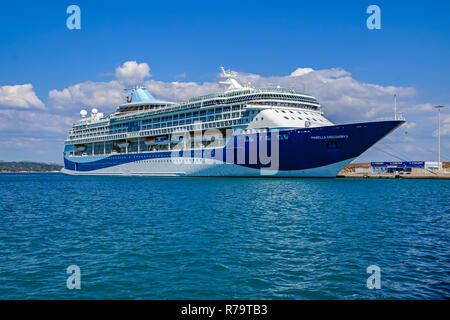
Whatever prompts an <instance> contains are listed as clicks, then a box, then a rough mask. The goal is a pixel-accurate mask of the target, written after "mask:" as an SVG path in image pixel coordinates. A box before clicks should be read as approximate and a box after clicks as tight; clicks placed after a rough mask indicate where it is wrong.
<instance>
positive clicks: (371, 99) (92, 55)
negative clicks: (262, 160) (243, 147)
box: [0, 0, 450, 163]
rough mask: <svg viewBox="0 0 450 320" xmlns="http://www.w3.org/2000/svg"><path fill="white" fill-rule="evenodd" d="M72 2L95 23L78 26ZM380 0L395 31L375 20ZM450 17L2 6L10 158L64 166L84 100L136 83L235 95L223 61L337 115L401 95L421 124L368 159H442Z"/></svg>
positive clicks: (0, 154) (3, 123) (204, 5)
mask: <svg viewBox="0 0 450 320" xmlns="http://www.w3.org/2000/svg"><path fill="white" fill-rule="evenodd" d="M72 4H75V5H78V6H79V8H80V11H81V29H72V30H70V29H68V28H67V25H66V20H67V19H68V18H69V16H70V14H67V12H66V11H67V8H68V6H69V5H72ZM370 5H377V6H378V7H379V8H380V13H381V29H369V28H368V27H367V25H366V21H367V19H368V18H369V16H370V14H368V13H367V12H366V10H367V8H368V7H369V6H370ZM449 12H450V2H448V1H373V0H371V1H364V0H359V1H320V0H316V1H282V0H279V1H242V0H241V1H231V0H230V1H175V0H174V1H170V2H169V1H148V0H147V1H134V0H129V1H120V2H119V1H92V0H91V1H39V2H37V1H21V2H17V1H1V2H0V160H4V161H20V160H30V161H44V162H53V163H62V161H63V160H62V151H63V142H64V139H65V137H66V136H67V132H68V130H69V129H70V127H71V125H72V124H73V122H74V121H76V120H77V119H79V111H80V110H81V109H89V108H93V107H96V108H98V109H99V110H100V112H103V113H105V114H108V113H111V112H113V111H114V110H115V109H116V107H117V105H118V104H121V103H123V101H124V100H123V99H124V94H125V92H124V90H123V89H124V88H127V87H129V86H132V85H136V84H140V85H145V86H146V87H147V88H148V89H149V90H150V92H152V94H153V95H154V96H155V97H157V98H159V99H163V100H169V101H183V100H185V99H188V98H190V97H192V96H195V95H200V94H208V93H214V92H216V91H223V90H224V88H223V87H221V86H219V85H218V81H219V72H220V70H219V66H220V65H223V66H225V67H226V68H227V69H231V70H234V71H236V72H237V73H238V79H239V80H240V81H241V82H244V83H247V82H250V83H251V85H252V86H254V87H262V86H277V85H280V86H282V87H287V88H292V89H296V90H300V91H307V92H308V93H311V94H313V95H314V96H316V97H317V98H318V100H319V101H320V102H321V105H322V108H323V110H324V112H325V116H326V117H327V118H329V119H330V120H331V121H333V122H335V123H348V122H354V121H373V120H378V119H382V118H388V117H391V118H392V117H393V113H394V109H393V108H394V107H393V101H394V94H397V96H398V110H399V111H400V112H402V113H403V116H404V117H405V118H406V120H407V123H406V124H405V125H404V126H402V127H401V128H399V129H398V130H396V131H395V132H394V133H392V134H391V135H390V136H388V137H386V138H385V139H384V140H382V141H380V142H379V143H378V144H377V145H375V146H374V147H372V148H371V149H369V150H368V151H366V152H365V153H364V154H363V155H361V156H360V157H359V158H358V159H357V160H356V162H367V161H398V160H428V161H436V160H437V124H438V120H437V111H436V110H435V109H434V108H433V106H435V105H444V106H449V107H450V90H449V84H450V59H449V57H450V18H449ZM441 157H442V159H443V160H449V161H450V108H444V109H442V111H441Z"/></svg>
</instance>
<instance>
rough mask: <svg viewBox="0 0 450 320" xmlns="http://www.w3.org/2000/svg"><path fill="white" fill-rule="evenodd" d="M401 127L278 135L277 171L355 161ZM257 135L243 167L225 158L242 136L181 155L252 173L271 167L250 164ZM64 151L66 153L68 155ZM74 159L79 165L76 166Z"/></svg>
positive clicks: (107, 162)
mask: <svg viewBox="0 0 450 320" xmlns="http://www.w3.org/2000/svg"><path fill="white" fill-rule="evenodd" d="M401 124H403V121H379V122H366V123H354V124H344V125H335V126H327V127H318V128H305V129H291V130H283V131H279V135H280V140H279V170H281V171H285V170H304V169H312V168H317V167H322V166H326V165H330V164H333V163H336V162H340V161H344V160H348V159H352V158H355V157H357V156H359V155H360V154H362V153H363V152H364V151H366V150H367V149H368V148H370V147H371V146H372V145H373V144H375V143H376V142H377V141H379V140H380V139H382V138H383V137H384V136H386V135H387V134H389V133H390V132H391V131H392V130H394V129H395V128H397V127H398V126H400V125H401ZM258 135H259V134H247V135H246V136H248V137H249V141H248V142H245V147H244V152H245V163H244V164H242V163H238V161H237V152H234V158H232V157H230V156H228V157H227V149H228V150H229V149H232V148H236V147H235V146H237V145H239V144H238V143H237V139H239V137H244V136H235V137H234V139H235V144H234V145H233V144H232V143H233V141H231V142H230V143H229V144H228V145H227V146H226V147H224V148H222V150H214V151H212V152H211V151H208V150H207V149H203V150H201V149H198V150H188V151H185V152H184V156H185V157H186V156H188V157H195V158H210V159H216V160H221V161H224V162H228V163H233V164H237V165H241V166H245V167H249V168H255V169H260V168H264V167H269V166H270V164H267V165H264V164H261V163H260V162H259V161H257V163H254V164H251V163H249V162H250V161H249V150H250V148H252V147H254V146H251V145H250V144H252V143H255V144H256V147H257V148H258V147H259V141H260V137H259V136H258ZM286 137H287V139H286ZM252 141H253V142H252ZM264 142H265V141H264ZM265 143H266V142H265ZM69 147H70V146H69ZM67 150H68V149H66V153H68V152H67ZM235 150H236V149H235ZM220 151H222V157H221V159H218V158H217V157H218V155H219V153H220ZM229 151H230V150H229ZM216 153H217V154H216ZM268 153H269V154H270V153H271V150H270V143H269V144H268ZM174 154H175V155H177V154H178V155H179V156H183V153H182V151H180V152H178V151H177V152H175V151H162V152H145V153H131V154H116V155H110V156H106V157H98V156H96V157H94V156H93V157H92V159H93V161H91V162H87V161H86V160H87V159H86V158H88V159H89V158H90V157H89V156H84V157H70V156H67V155H66V156H65V157H64V167H65V169H67V170H73V171H92V170H98V169H104V168H108V167H112V166H117V165H120V164H124V163H129V162H134V161H142V160H148V159H164V158H165V159H167V158H170V157H172V156H173V155H174ZM77 158H79V159H80V160H81V161H79V162H77ZM230 158H232V159H230ZM76 163H77V165H76Z"/></svg>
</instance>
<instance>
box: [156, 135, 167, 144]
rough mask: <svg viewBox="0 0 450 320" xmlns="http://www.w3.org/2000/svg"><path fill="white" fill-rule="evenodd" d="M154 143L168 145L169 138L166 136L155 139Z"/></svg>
mask: <svg viewBox="0 0 450 320" xmlns="http://www.w3.org/2000/svg"><path fill="white" fill-rule="evenodd" d="M155 143H156V144H167V143H169V137H168V136H167V135H164V136H159V137H156V138H155Z"/></svg>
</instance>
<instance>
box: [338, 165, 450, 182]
mask: <svg viewBox="0 0 450 320" xmlns="http://www.w3.org/2000/svg"><path fill="white" fill-rule="evenodd" d="M337 177H338V178H372V179H450V162H442V169H440V170H437V169H436V170H430V169H427V168H425V167H424V168H409V170H408V171H403V170H399V171H396V170H393V172H377V171H376V170H374V168H373V167H372V166H371V164H370V163H351V164H349V165H348V166H346V167H345V168H344V169H342V170H341V171H340V172H339V174H338V175H337Z"/></svg>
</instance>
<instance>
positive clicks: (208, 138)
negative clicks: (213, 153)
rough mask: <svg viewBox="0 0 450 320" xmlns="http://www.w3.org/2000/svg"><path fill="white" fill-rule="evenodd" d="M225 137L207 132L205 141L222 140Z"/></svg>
mask: <svg viewBox="0 0 450 320" xmlns="http://www.w3.org/2000/svg"><path fill="white" fill-rule="evenodd" d="M222 138H223V135H222V133H220V132H208V131H206V132H205V133H204V140H205V141H212V140H219V139H222Z"/></svg>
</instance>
